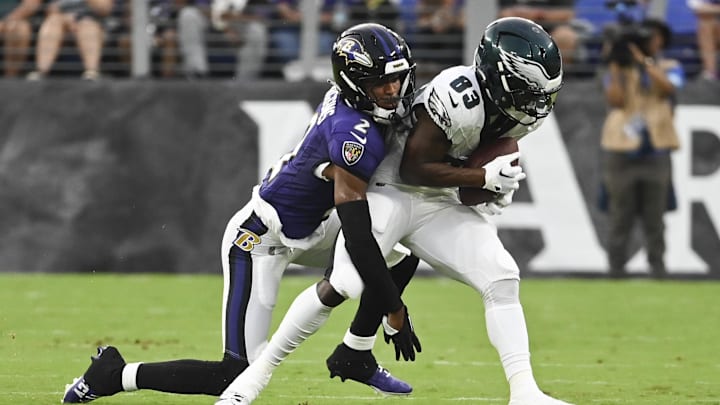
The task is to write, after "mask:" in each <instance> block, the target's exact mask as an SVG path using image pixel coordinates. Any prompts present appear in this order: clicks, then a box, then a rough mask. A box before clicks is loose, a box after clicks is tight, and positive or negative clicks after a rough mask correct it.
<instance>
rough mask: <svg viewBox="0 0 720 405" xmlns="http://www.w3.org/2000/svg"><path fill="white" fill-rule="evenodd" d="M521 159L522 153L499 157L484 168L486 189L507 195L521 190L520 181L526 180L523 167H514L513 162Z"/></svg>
mask: <svg viewBox="0 0 720 405" xmlns="http://www.w3.org/2000/svg"><path fill="white" fill-rule="evenodd" d="M519 157H520V152H514V153H511V154H509V155H502V156H498V157H496V158H495V159H493V160H492V161H491V162H490V163H488V164H486V165H485V166H483V169H485V185H484V186H483V188H484V189H486V190H490V191H493V192H495V193H500V194H507V193H509V192H511V191H514V190H517V189H518V188H520V180H524V179H525V177H526V176H525V173H524V172H523V169H522V167H520V166H513V165H512V162H513V161H514V160H515V159H518V158H519Z"/></svg>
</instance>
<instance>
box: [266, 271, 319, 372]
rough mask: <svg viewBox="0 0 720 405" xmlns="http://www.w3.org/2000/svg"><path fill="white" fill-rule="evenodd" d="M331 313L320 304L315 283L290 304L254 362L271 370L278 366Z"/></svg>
mask: <svg viewBox="0 0 720 405" xmlns="http://www.w3.org/2000/svg"><path fill="white" fill-rule="evenodd" d="M331 311H332V308H331V307H328V306H325V305H324V304H323V303H322V302H320V298H319V297H318V295H317V292H316V286H315V284H313V285H312V286H310V287H308V288H307V289H305V291H303V292H301V293H300V294H299V295H298V296H297V297H296V298H295V301H293V303H292V305H290V308H289V309H288V311H287V313H285V317H283V320H282V321H281V322H280V326H278V329H277V331H276V332H275V334H273V336H272V338H270V342H269V343H268V345H267V347H266V348H265V350H263V352H262V354H260V358H259V359H258V360H263V361H265V362H267V363H269V364H271V365H272V368H275V367H277V366H278V365H280V363H281V362H282V361H283V360H285V358H286V357H287V356H288V355H289V354H290V353H292V352H293V351H294V350H295V349H296V348H297V347H298V346H300V344H301V343H302V342H304V341H305V340H306V339H307V338H309V337H310V336H311V335H312V334H313V333H315V332H316V331H317V330H318V329H320V328H321V327H322V325H323V324H325V321H327V318H328V316H330V312H331Z"/></svg>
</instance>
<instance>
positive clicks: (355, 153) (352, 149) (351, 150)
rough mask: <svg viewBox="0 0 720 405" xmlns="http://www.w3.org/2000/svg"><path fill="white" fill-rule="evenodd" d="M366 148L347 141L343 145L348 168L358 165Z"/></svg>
mask: <svg viewBox="0 0 720 405" xmlns="http://www.w3.org/2000/svg"><path fill="white" fill-rule="evenodd" d="M364 151H365V147H364V146H362V145H361V144H359V143H357V142H353V141H345V142H344V143H343V160H345V163H347V165H348V166H352V165H354V164H355V163H357V162H358V161H359V160H360V158H361V157H362V154H363V152H364Z"/></svg>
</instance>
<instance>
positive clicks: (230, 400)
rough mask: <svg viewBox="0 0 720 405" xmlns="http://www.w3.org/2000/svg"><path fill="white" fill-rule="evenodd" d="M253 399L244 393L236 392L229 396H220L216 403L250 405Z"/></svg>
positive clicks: (217, 404) (219, 404) (218, 404)
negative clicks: (246, 396) (249, 398)
mask: <svg viewBox="0 0 720 405" xmlns="http://www.w3.org/2000/svg"><path fill="white" fill-rule="evenodd" d="M251 402H252V401H250V400H248V399H247V398H245V397H244V396H243V395H240V394H234V395H231V396H228V397H227V398H222V397H221V398H220V399H218V400H217V401H216V402H215V405H250V403H251Z"/></svg>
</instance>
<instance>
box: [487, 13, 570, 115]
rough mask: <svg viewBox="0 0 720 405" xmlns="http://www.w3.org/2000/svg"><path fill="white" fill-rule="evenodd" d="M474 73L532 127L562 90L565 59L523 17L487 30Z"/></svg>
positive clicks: (502, 21)
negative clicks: (563, 61)
mask: <svg viewBox="0 0 720 405" xmlns="http://www.w3.org/2000/svg"><path fill="white" fill-rule="evenodd" d="M475 69H476V70H477V73H478V75H479V78H480V82H481V85H482V87H483V89H484V90H485V92H486V94H487V96H488V97H489V98H490V100H492V102H493V103H494V104H495V105H496V106H497V107H498V109H499V110H500V111H501V112H502V113H503V114H505V115H506V116H507V117H509V118H510V119H512V120H514V121H517V122H519V123H520V124H523V125H531V124H533V123H535V122H536V121H537V120H538V119H541V118H544V117H546V116H547V115H548V114H550V112H551V111H552V109H553V107H554V105H555V99H556V97H557V93H558V91H559V90H560V87H562V76H563V70H562V59H561V56H560V50H558V48H557V45H556V44H555V41H553V39H552V38H551V37H550V35H549V34H548V33H547V32H545V30H543V28H542V27H540V26H539V25H537V24H535V23H534V22H532V21H530V20H526V19H524V18H518V17H508V18H501V19H498V20H496V21H494V22H492V23H491V24H490V25H488V27H487V28H486V29H485V33H484V34H483V37H482V40H481V41H480V45H478V47H477V49H476V50H475Z"/></svg>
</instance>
